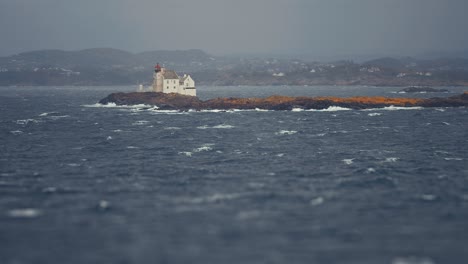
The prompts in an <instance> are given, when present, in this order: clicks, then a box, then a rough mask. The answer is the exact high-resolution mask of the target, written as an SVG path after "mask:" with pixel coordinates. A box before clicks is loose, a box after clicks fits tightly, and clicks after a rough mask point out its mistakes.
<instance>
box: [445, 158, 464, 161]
mask: <svg viewBox="0 0 468 264" xmlns="http://www.w3.org/2000/svg"><path fill="white" fill-rule="evenodd" d="M444 160H454V161H462V160H463V159H462V158H444Z"/></svg>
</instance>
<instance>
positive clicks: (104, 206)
mask: <svg viewBox="0 0 468 264" xmlns="http://www.w3.org/2000/svg"><path fill="white" fill-rule="evenodd" d="M98 207H99V209H101V210H107V209H109V207H110V203H109V202H108V201H106V200H101V201H99V203H98Z"/></svg>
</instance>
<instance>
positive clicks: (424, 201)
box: [0, 86, 468, 264]
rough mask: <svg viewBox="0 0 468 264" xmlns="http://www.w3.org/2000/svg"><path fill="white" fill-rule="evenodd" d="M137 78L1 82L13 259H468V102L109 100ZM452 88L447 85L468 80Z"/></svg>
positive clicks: (369, 91) (5, 239)
mask: <svg viewBox="0 0 468 264" xmlns="http://www.w3.org/2000/svg"><path fill="white" fill-rule="evenodd" d="M133 89H134V88H133V87H82V88H78V87H30V88H27V87H25V88H19V87H18V88H6V87H4V88H0V92H1V94H2V95H1V96H0V102H1V103H0V111H1V113H2V115H1V119H0V135H1V137H0V146H1V149H2V151H1V152H0V196H1V199H0V234H1V235H0V245H2V246H1V247H0V260H1V262H2V263H8V264H9V263H152V262H157V263H369V264H371V263H391V264H401V263H425V264H428V263H430V264H432V263H461V262H463V261H464V260H465V259H467V257H468V255H467V253H466V250H465V249H466V244H467V242H468V238H467V236H466V235H465V233H466V230H467V228H468V224H467V221H466V219H467V217H468V188H467V187H466V186H468V185H467V184H468V182H467V181H468V166H467V164H468V163H467V160H468V153H467V149H468V141H467V138H468V137H467V136H468V135H467V131H468V129H467V123H466V116H467V114H468V110H467V109H466V108H433V109H424V108H417V109H398V108H393V109H391V108H390V109H373V110H365V111H356V110H346V109H344V110H346V111H343V109H335V108H331V109H328V111H313V112H306V111H300V109H297V110H295V111H278V112H275V111H261V110H258V111H227V112H216V111H212V112H177V111H156V110H155V109H153V108H151V107H147V106H138V107H110V106H107V107H105V106H102V105H98V104H96V102H97V101H98V100H99V99H101V98H103V97H105V96H106V95H107V94H108V93H110V92H115V91H130V90H133ZM449 90H450V93H446V94H444V93H441V94H436V95H437V96H450V95H454V94H458V93H460V92H461V91H462V90H463V88H450V89H449ZM396 91H398V88H375V87H359V86H357V87H348V88H346V89H345V88H343V87H200V88H199V89H198V93H199V96H200V97H201V98H202V99H209V98H214V97H225V96H242V97H248V96H262V97H263V96H268V95H272V94H281V95H291V94H294V95H308V96H312V95H323V96H325V95H330V96H353V95H384V96H403V95H401V94H398V93H395V92H396ZM417 96H421V97H430V96H435V95H434V94H432V95H429V94H419V95H417ZM339 110H341V111H339ZM392 110H393V111H392Z"/></svg>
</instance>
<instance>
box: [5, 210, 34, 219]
mask: <svg viewBox="0 0 468 264" xmlns="http://www.w3.org/2000/svg"><path fill="white" fill-rule="evenodd" d="M41 214H42V212H41V211H40V210H38V209H34V208H22V209H13V210H10V211H8V212H7V215H8V216H9V217H13V218H35V217H38V216H40V215H41Z"/></svg>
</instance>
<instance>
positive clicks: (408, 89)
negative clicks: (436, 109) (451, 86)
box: [399, 86, 448, 93]
mask: <svg viewBox="0 0 468 264" xmlns="http://www.w3.org/2000/svg"><path fill="white" fill-rule="evenodd" d="M399 92H404V93H446V92H448V90H447V89H435V88H432V87H426V86H411V87H406V88H404V89H401V90H400V91H399Z"/></svg>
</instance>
